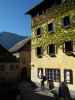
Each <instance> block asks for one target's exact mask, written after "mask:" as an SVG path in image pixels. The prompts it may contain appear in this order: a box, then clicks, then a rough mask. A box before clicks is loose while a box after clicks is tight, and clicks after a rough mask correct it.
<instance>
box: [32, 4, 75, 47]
mask: <svg viewBox="0 0 75 100" xmlns="http://www.w3.org/2000/svg"><path fill="white" fill-rule="evenodd" d="M52 10H53V11H52ZM51 11H52V12H51ZM66 15H68V16H70V20H71V24H70V25H69V26H68V28H65V27H63V25H62V18H63V17H64V16H66ZM42 16H43V15H42ZM42 16H41V17H42ZM38 18H39V17H38ZM51 18H53V19H54V20H55V31H54V32H51V33H49V32H48V21H50V19H51ZM39 20H40V22H37V24H34V25H33V29H34V34H36V33H35V30H36V29H37V27H39V26H40V27H42V34H41V36H39V37H38V36H36V35H33V36H32V46H33V47H37V46H41V47H43V48H46V47H47V45H48V44H56V45H57V46H60V45H61V44H63V43H64V41H66V40H72V41H73V40H74V41H75V6H74V5H71V4H70V5H64V6H61V5H60V7H58V6H56V8H55V9H54V8H50V9H49V10H48V14H46V19H45V20H43V18H41V19H39ZM42 20H43V21H42ZM34 23H35V22H34ZM43 24H45V25H44V26H43Z"/></svg>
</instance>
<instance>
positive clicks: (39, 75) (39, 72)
mask: <svg viewBox="0 0 75 100" xmlns="http://www.w3.org/2000/svg"><path fill="white" fill-rule="evenodd" d="M42 77H43V68H38V78H40V79H42Z"/></svg>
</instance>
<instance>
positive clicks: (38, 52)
mask: <svg viewBox="0 0 75 100" xmlns="http://www.w3.org/2000/svg"><path fill="white" fill-rule="evenodd" d="M36 53H37V57H39V58H41V57H42V55H43V49H42V47H37V50H36Z"/></svg>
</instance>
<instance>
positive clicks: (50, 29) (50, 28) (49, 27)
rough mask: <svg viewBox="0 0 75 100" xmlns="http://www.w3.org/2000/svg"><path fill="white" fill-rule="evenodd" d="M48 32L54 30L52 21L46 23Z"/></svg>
mask: <svg viewBox="0 0 75 100" xmlns="http://www.w3.org/2000/svg"><path fill="white" fill-rule="evenodd" d="M48 32H54V23H50V24H48Z"/></svg>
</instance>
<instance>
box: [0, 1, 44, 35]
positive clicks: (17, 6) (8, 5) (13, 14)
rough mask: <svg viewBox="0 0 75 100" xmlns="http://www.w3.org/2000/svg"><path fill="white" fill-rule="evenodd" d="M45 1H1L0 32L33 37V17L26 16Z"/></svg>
mask: <svg viewBox="0 0 75 100" xmlns="http://www.w3.org/2000/svg"><path fill="white" fill-rule="evenodd" d="M41 1H43V0H0V32H12V33H16V34H19V35H22V36H31V34H32V31H31V17H30V16H29V15H26V14H25V15H24V13H25V12H27V11H29V10H30V9H31V8H33V7H34V6H35V5H37V4H39V3H40V2H41Z"/></svg>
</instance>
